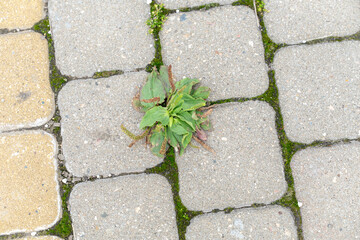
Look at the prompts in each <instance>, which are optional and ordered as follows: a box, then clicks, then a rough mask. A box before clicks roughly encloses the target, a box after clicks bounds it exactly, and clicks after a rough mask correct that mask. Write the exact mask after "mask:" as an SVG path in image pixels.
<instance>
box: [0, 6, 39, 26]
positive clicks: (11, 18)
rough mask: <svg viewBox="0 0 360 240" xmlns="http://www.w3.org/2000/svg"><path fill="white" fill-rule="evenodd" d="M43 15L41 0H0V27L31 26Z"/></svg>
mask: <svg viewBox="0 0 360 240" xmlns="http://www.w3.org/2000/svg"><path fill="white" fill-rule="evenodd" d="M43 17H45V12H44V1H43V0H0V29H1V28H7V29H15V28H20V29H24V28H31V27H32V26H33V25H34V24H35V23H36V22H38V21H40V20H41V19H42V18H43Z"/></svg>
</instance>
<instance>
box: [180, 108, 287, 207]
mask: <svg viewBox="0 0 360 240" xmlns="http://www.w3.org/2000/svg"><path fill="white" fill-rule="evenodd" d="M210 118H211V121H212V124H213V128H214V130H213V131H211V132H209V134H208V140H207V144H208V145H209V146H211V147H212V148H213V149H214V150H215V151H216V155H214V154H212V153H210V152H208V151H206V150H204V149H202V148H201V149H200V150H199V149H193V148H187V149H186V151H185V153H184V154H183V156H181V157H177V159H176V161H177V163H178V168H179V185H180V197H181V199H182V202H183V203H184V205H185V206H186V207H187V208H189V209H190V210H203V211H211V210H213V209H224V208H227V207H242V206H249V205H251V204H253V203H271V202H272V201H274V200H276V199H279V198H280V197H281V196H282V195H283V194H284V192H285V191H286V189H287V184H286V182H285V179H284V172H283V161H282V157H281V152H280V145H279V141H278V138H277V134H276V129H275V112H274V111H273V109H272V108H271V107H270V106H269V105H268V104H267V103H264V102H252V101H251V102H245V103H236V104H225V105H221V106H219V107H217V108H216V109H214V111H213V113H212V114H211V116H210Z"/></svg>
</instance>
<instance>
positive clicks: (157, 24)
mask: <svg viewBox="0 0 360 240" xmlns="http://www.w3.org/2000/svg"><path fill="white" fill-rule="evenodd" d="M165 20H166V11H165V7H164V4H156V3H155V4H152V6H151V14H150V18H149V19H148V20H147V21H146V24H147V25H148V26H149V27H150V29H149V33H150V34H153V33H154V31H155V30H156V31H158V32H159V31H160V30H161V26H162V24H163V22H164V21H165Z"/></svg>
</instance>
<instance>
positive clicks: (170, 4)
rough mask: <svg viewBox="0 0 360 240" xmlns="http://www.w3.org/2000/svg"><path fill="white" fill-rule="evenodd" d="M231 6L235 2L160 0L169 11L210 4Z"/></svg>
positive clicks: (230, 0) (220, 0) (225, 0)
mask: <svg viewBox="0 0 360 240" xmlns="http://www.w3.org/2000/svg"><path fill="white" fill-rule="evenodd" d="M214 2H216V3H220V4H231V3H233V2H234V1H233V0H217V1H214V0H159V3H163V4H164V6H165V7H166V8H168V9H178V8H185V7H195V6H201V5H204V4H209V3H214Z"/></svg>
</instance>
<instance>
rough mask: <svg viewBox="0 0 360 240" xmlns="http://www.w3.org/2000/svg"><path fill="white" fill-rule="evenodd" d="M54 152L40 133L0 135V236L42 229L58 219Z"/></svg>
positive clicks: (47, 136)
mask: <svg viewBox="0 0 360 240" xmlns="http://www.w3.org/2000/svg"><path fill="white" fill-rule="evenodd" d="M56 149H57V146H56V140H55V138H54V137H53V136H52V135H50V134H48V133H46V132H43V131H23V132H15V133H4V134H1V135H0V182H1V184H0V235H1V234H10V233H14V232H32V231H38V230H43V229H46V228H49V227H51V226H52V225H54V224H55V222H56V221H57V220H58V219H59V218H60V215H61V208H60V201H61V200H60V193H59V186H58V182H57V173H56V171H57V162H56V158H55V154H56V151H57V150H56Z"/></svg>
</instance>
